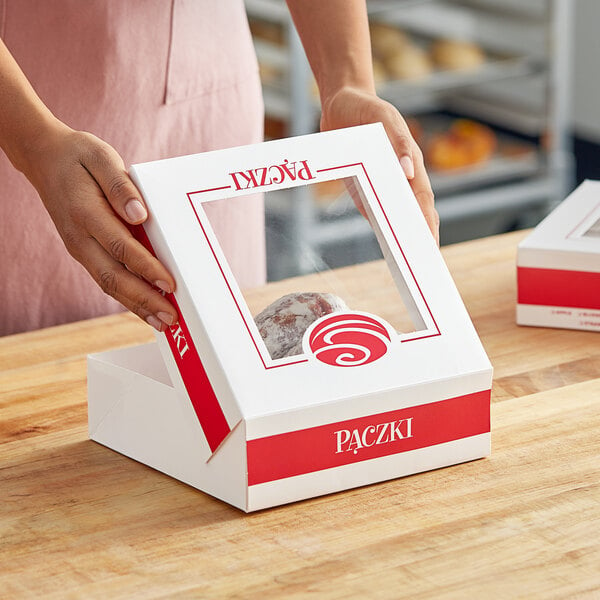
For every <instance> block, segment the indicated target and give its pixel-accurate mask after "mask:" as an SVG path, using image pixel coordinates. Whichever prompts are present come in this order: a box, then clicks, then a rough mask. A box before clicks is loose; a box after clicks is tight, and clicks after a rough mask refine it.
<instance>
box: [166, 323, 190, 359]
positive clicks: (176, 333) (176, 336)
mask: <svg viewBox="0 0 600 600" xmlns="http://www.w3.org/2000/svg"><path fill="white" fill-rule="evenodd" d="M169 331H170V332H171V335H172V336H173V341H174V342H175V347H176V348H177V352H178V353H179V358H183V356H184V354H185V353H186V352H187V351H188V350H189V349H190V347H189V346H188V343H187V340H186V339H185V335H184V334H183V331H182V329H181V326H180V325H179V324H175V325H172V326H171V327H169Z"/></svg>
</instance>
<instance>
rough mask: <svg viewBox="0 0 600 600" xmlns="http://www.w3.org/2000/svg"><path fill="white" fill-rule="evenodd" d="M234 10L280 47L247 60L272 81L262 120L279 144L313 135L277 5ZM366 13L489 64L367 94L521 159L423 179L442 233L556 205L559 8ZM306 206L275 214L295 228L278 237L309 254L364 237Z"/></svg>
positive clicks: (430, 0)
mask: <svg viewBox="0 0 600 600" xmlns="http://www.w3.org/2000/svg"><path fill="white" fill-rule="evenodd" d="M246 6H247V10H248V14H249V16H250V17H251V18H259V19H264V20H266V21H269V22H271V23H278V24H279V25H280V26H281V27H282V28H283V31H284V44H283V46H274V45H272V44H269V43H268V42H264V41H261V40H258V39H257V40H255V43H256V50H257V55H258V57H259V61H261V62H263V63H266V64H270V65H272V66H274V67H276V68H278V69H280V71H281V72H282V74H283V76H282V77H281V78H280V79H279V80H278V81H277V82H274V83H272V84H265V85H264V98H265V112H266V114H267V115H269V116H271V117H275V118H278V119H282V120H285V121H286V122H287V125H288V127H287V132H286V133H287V135H300V134H304V133H309V132H312V131H316V130H317V127H318V116H319V106H318V101H317V99H316V97H315V94H314V89H311V87H312V86H311V82H312V76H311V73H310V69H309V67H308V64H307V61H306V58H305V56H304V51H303V49H302V46H301V44H300V41H299V39H298V36H297V34H296V32H295V30H294V28H293V26H292V23H291V20H290V17H289V14H288V12H287V9H286V7H285V3H284V2H282V1H279V0H246ZM367 6H368V10H369V17H370V19H371V20H372V21H380V22H385V23H388V24H393V25H397V26H399V27H401V28H402V29H403V30H405V31H408V32H410V33H411V34H412V35H416V36H421V37H423V38H424V39H434V38H442V37H443V38H459V39H460V38H462V39H468V40H470V41H473V42H476V43H477V44H479V45H480V46H481V47H483V48H484V49H485V51H486V53H487V55H488V57H489V59H488V60H487V61H486V62H485V64H483V65H482V66H481V67H480V68H478V69H477V70H476V71H464V72H461V71H455V72H449V71H436V72H434V73H432V75H431V76H430V77H428V78H426V79H424V80H422V81H415V82H412V81H386V82H384V83H382V84H380V85H379V86H378V93H379V95H380V96H381V97H383V98H385V99H386V100H388V101H390V102H391V103H393V104H394V105H395V106H397V107H398V109H399V110H400V111H401V113H402V114H403V115H404V116H413V115H417V116H422V115H424V114H427V113H436V114H439V113H440V112H446V113H451V114H453V115H454V114H455V115H460V116H465V117H467V118H473V119H477V120H480V121H482V122H484V123H486V124H488V125H490V126H492V127H494V128H496V130H497V131H499V132H500V135H503V136H507V137H508V138H511V137H512V138H514V139H516V140H520V141H522V142H523V144H525V145H527V146H528V147H529V149H530V151H529V152H527V153H524V154H521V155H519V156H499V157H494V159H493V160H490V161H489V162H488V163H486V164H485V165H484V166H481V167H480V168H477V169H471V170H468V171H464V172H456V173H435V172H432V171H430V176H431V180H432V185H433V187H434V191H435V193H436V205H437V208H438V212H439V213H440V218H441V221H442V227H443V228H444V227H449V228H452V227H456V228H458V229H459V230H460V226H461V224H465V223H471V225H470V226H469V227H475V228H477V227H479V231H475V232H474V234H475V235H470V236H468V235H467V236H464V235H463V237H478V235H477V234H478V233H479V234H482V235H484V234H487V233H494V232H495V231H494V230H493V227H494V226H493V225H492V226H490V227H491V230H489V229H490V228H489V227H488V225H489V224H490V223H493V222H495V223H496V225H495V226H496V227H502V226H506V224H513V226H517V227H518V226H527V225H531V224H533V223H535V222H536V221H537V220H539V219H540V218H541V217H542V216H544V215H545V214H546V213H547V212H548V211H549V210H550V209H551V208H552V207H553V206H554V205H555V204H556V203H557V202H558V201H560V200H561V199H562V198H564V197H565V195H566V193H567V192H568V191H569V189H570V188H571V187H572V172H573V159H572V155H571V148H570V142H569V114H570V106H569V102H570V100H569V91H570V68H569V65H570V52H571V50H570V46H571V37H572V35H571V21H572V2H571V0H529V1H528V2H520V1H519V0H395V1H390V0H370V1H368V3H367ZM298 193H299V194H301V193H302V192H298ZM309 204H310V203H308V202H303V200H302V198H301V197H296V198H294V199H293V200H292V201H290V202H289V203H288V204H287V206H288V209H289V211H290V213H289V214H288V215H287V216H288V218H287V219H286V222H287V223H288V224H290V227H292V228H293V229H295V230H296V231H295V232H294V231H291V232H290V235H296V234H298V236H299V237H303V238H304V239H312V240H314V244H315V245H319V244H326V243H329V244H331V243H335V242H336V241H341V240H344V239H347V238H350V237H353V236H354V237H357V236H358V237H360V236H361V235H364V234H365V230H366V229H368V228H364V227H363V226H362V225H361V224H360V223H358V222H357V221H356V219H355V221H356V222H348V223H341V224H340V223H338V224H333V223H332V222H331V221H327V222H323V220H322V219H321V217H320V215H319V214H318V211H317V212H315V210H314V209H313V208H311V207H310V206H309ZM278 206H280V204H278ZM268 210H269V207H268ZM478 219H479V221H477V220H478ZM478 223H479V224H480V225H478ZM486 223H487V224H488V225H486ZM503 224H504V225H503ZM486 227H488V230H486ZM299 231H301V232H302V236H300V234H299V233H298V232H299ZM459 235H460V234H459ZM452 241H454V240H452ZM296 267H297V269H296V270H298V271H302V270H303V268H302V265H296Z"/></svg>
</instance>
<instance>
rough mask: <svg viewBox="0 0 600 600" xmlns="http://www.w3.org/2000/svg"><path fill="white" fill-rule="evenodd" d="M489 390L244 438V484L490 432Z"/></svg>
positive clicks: (259, 482)
mask: <svg viewBox="0 0 600 600" xmlns="http://www.w3.org/2000/svg"><path fill="white" fill-rule="evenodd" d="M490 397H491V390H484V391H481V392H474V393H472V394H466V395H464V396H458V397H456V398H450V399H447V400H440V401H439V402H432V403H430V404H421V405H420V406H413V407H410V408H403V409H399V410H394V411H390V412H385V413H380V414H376V415H370V416H367V417H360V418H357V419H350V420H348V421H340V422H338V423H330V424H328V425H321V426H318V427H311V428H309V429H300V430H297V431H290V432H288V433H281V434H277V435H271V436H268V437H264V438H258V439H255V440H249V441H248V442H247V444H246V447H247V453H248V454H247V460H248V485H258V484H261V483H266V482H269V481H276V480H279V479H285V478H287V477H294V476H296V475H304V474H306V473H313V472H315V471H322V470H324V469H333V468H335V467H340V466H342V465H348V464H352V463H357V462H361V461H365V460H371V459H374V458H379V457H382V456H390V455H393V454H399V453H402V452H408V451H409V450H417V449H418V448H426V447H428V446H435V445H437V444H443V443H446V442H451V441H454V440H459V439H463V438H467V437H471V436H474V435H479V434H482V433H488V432H489V431H490Z"/></svg>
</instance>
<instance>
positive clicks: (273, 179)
mask: <svg viewBox="0 0 600 600" xmlns="http://www.w3.org/2000/svg"><path fill="white" fill-rule="evenodd" d="M229 174H230V175H231V178H232V179H233V183H234V185H235V189H236V190H248V189H252V188H257V187H262V186H265V185H271V184H278V183H283V182H285V181H296V180H297V179H300V180H302V181H310V180H311V179H315V175H313V174H312V172H311V170H310V167H309V166H308V162H307V161H306V160H300V161H294V162H290V161H289V160H288V159H287V158H286V159H285V160H284V161H283V162H282V163H281V164H280V165H270V166H268V167H259V168H258V169H248V170H247V171H236V172H234V173H229Z"/></svg>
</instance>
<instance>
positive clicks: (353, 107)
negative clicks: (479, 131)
mask: <svg viewBox="0 0 600 600" xmlns="http://www.w3.org/2000/svg"><path fill="white" fill-rule="evenodd" d="M378 122H381V123H382V124H383V126H384V127H385V131H386V133H387V135H388V137H389V139H390V142H391V143H392V146H393V148H394V150H395V152H396V155H397V156H398V160H399V161H400V165H401V166H402V169H403V171H404V173H405V175H406V177H407V178H408V180H409V183H410V186H411V188H412V190H413V193H414V194H415V197H416V199H417V202H418V203H419V206H420V207H421V211H422V212H423V215H424V216H425V220H426V221H427V224H428V225H429V229H430V230H431V233H432V234H433V236H434V238H435V240H436V242H437V243H438V244H439V243H440V234H439V228H440V219H439V216H438V213H437V211H436V209H435V207H434V199H433V191H432V190H431V184H430V183H429V177H428V176H427V172H426V171H425V164H424V162H423V153H422V152H421V149H420V148H419V146H417V143H416V142H415V140H414V139H413V137H412V135H411V133H410V131H409V129H408V126H407V124H406V121H405V120H404V119H403V118H402V115H401V114H400V113H399V112H398V111H397V110H396V108H395V107H394V106H393V105H391V104H390V103H389V102H386V101H385V100H382V99H381V98H378V97H377V96H376V95H375V94H373V93H370V92H365V91H362V90H360V89H355V88H351V87H343V88H341V89H340V90H338V91H337V92H335V93H334V94H333V95H332V96H331V97H329V98H325V99H324V100H323V106H322V116H321V130H322V131H327V130H330V129H340V128H343V127H352V126H354V125H365V124H367V123H378Z"/></svg>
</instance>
